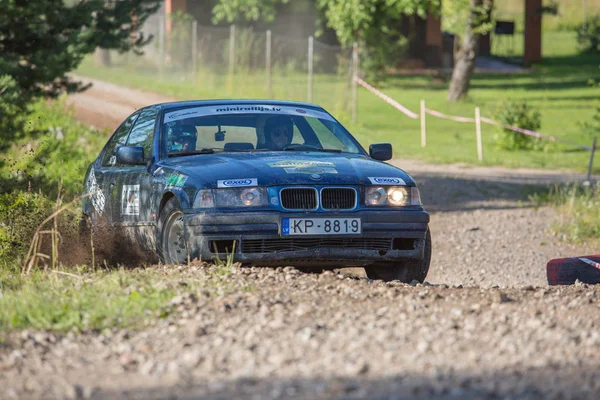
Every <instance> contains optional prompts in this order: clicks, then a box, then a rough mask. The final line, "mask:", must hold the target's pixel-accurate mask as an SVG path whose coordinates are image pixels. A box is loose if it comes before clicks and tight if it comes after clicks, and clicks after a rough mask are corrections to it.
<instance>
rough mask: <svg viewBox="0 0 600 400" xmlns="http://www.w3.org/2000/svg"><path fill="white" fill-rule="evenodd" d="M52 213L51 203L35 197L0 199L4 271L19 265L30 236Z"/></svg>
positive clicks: (16, 195)
mask: <svg viewBox="0 0 600 400" xmlns="http://www.w3.org/2000/svg"><path fill="white" fill-rule="evenodd" d="M52 210H53V202H52V201H50V200H49V199H48V198H46V197H44V196H43V195H41V194H38V193H31V192H16V193H15V192H12V193H4V194H1V195H0V259H1V260H2V261H3V263H5V265H4V267H6V266H7V265H9V266H10V265H11V264H18V263H19V261H20V259H21V258H22V257H23V256H24V255H25V253H26V252H27V250H28V246H29V243H30V242H31V237H32V236H33V233H34V232H35V230H36V229H37V227H38V225H39V224H40V223H41V222H42V221H43V220H44V219H45V218H46V217H48V216H49V215H50V214H51V213H52ZM12 267H14V265H12Z"/></svg>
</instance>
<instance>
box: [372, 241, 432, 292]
mask: <svg viewBox="0 0 600 400" xmlns="http://www.w3.org/2000/svg"><path fill="white" fill-rule="evenodd" d="M430 263H431V233H430V232H429V230H427V234H426V235H425V248H424V249H423V258H422V259H421V260H417V261H412V260H411V261H399V262H395V263H382V264H373V265H368V266H366V267H365V272H366V273H367V277H369V279H380V280H383V281H386V282H389V281H401V282H404V283H411V282H412V281H415V280H416V281H419V282H421V283H422V282H423V281H424V280H425V278H426V277H427V272H429V264H430Z"/></svg>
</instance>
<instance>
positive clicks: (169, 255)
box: [157, 197, 188, 264]
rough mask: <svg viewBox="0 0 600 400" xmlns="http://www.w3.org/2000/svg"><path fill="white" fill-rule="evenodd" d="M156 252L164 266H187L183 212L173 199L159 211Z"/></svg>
mask: <svg viewBox="0 0 600 400" xmlns="http://www.w3.org/2000/svg"><path fill="white" fill-rule="evenodd" d="M157 247H158V248H157V250H158V256H159V258H160V260H161V261H162V262H163V263H165V264H187V260H188V249H187V242H186V240H185V233H184V223H183V211H181V207H180V206H179V203H178V201H177V199H176V198H175V197H172V198H171V199H169V200H168V201H167V203H166V204H165V206H164V207H163V209H162V210H161V211H160V215H159V217H158V226H157Z"/></svg>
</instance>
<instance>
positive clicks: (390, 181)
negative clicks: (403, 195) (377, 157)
mask: <svg viewBox="0 0 600 400" xmlns="http://www.w3.org/2000/svg"><path fill="white" fill-rule="evenodd" d="M369 180H370V181H371V183H372V184H374V185H406V182H404V179H402V178H393V177H387V178H385V177H374V178H371V177H369Z"/></svg>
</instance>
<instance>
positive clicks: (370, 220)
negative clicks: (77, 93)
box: [83, 100, 431, 282]
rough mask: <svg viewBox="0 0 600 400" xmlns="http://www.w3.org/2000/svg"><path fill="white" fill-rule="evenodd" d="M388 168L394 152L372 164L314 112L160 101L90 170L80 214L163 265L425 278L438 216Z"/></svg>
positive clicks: (130, 123)
mask: <svg viewBox="0 0 600 400" xmlns="http://www.w3.org/2000/svg"><path fill="white" fill-rule="evenodd" d="M391 157H392V147H391V145H390V144H373V145H371V146H370V147H369V152H368V153H367V152H366V151H365V150H364V149H363V148H362V147H361V145H360V144H359V143H358V142H357V141H356V139H354V138H353V137H352V135H351V134H350V133H349V132H348V131H347V130H346V129H345V128H344V127H343V126H342V125H341V124H340V123H339V122H338V121H337V120H336V119H335V118H333V117H332V116H331V115H330V114H329V113H328V112H326V111H325V110H324V109H322V108H321V107H318V106H315V105H312V104H305V103H297V102H283V101H264V100H227V101H217V100H215V101H189V102H176V103H166V104H158V105H153V106H148V107H145V108H143V109H140V110H138V111H136V112H134V113H133V114H132V115H130V116H129V117H128V118H127V119H126V120H125V121H124V122H123V123H122V124H121V126H119V128H118V129H117V130H116V131H115V133H114V134H113V135H112V137H111V138H110V140H109V141H108V143H107V144H106V146H105V147H104V149H103V150H102V152H101V153H100V155H99V157H98V158H97V159H96V160H95V161H94V162H93V163H92V164H91V165H90V167H89V169H88V171H87V174H86V177H85V193H84V194H87V196H86V197H84V199H83V214H84V218H85V219H86V220H87V221H89V223H91V224H92V226H96V225H98V224H101V223H107V224H109V226H111V227H113V228H114V229H117V230H118V231H119V232H122V233H124V234H125V237H127V238H130V239H131V240H132V242H133V243H134V245H136V246H140V247H141V248H142V249H144V250H146V251H150V252H152V254H155V255H157V256H158V257H159V258H160V260H161V261H162V262H164V263H184V262H186V261H189V260H191V259H195V258H198V259H200V260H213V259H215V258H216V257H219V258H220V257H226V256H227V255H231V254H233V257H234V260H235V261H239V262H241V263H242V264H253V265H262V266H273V265H277V266H280V265H289V266H296V267H300V268H302V267H306V268H315V267H317V268H334V267H335V268H338V267H356V266H361V267H364V268H365V270H366V273H367V275H368V276H369V277H370V278H373V279H384V280H401V281H404V282H411V281H412V280H418V281H423V280H424V279H425V277H426V275H427V271H428V269H429V263H430V259H431V236H430V233H429V228H428V224H429V214H427V213H426V212H425V211H424V209H423V207H422V204H421V198H420V195H419V191H418V189H417V187H416V185H415V182H414V180H413V179H412V178H411V177H410V176H409V175H408V174H406V173H405V172H404V171H402V170H401V169H398V168H396V167H393V166H391V165H389V164H386V163H384V162H383V161H386V160H389V159H391Z"/></svg>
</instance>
